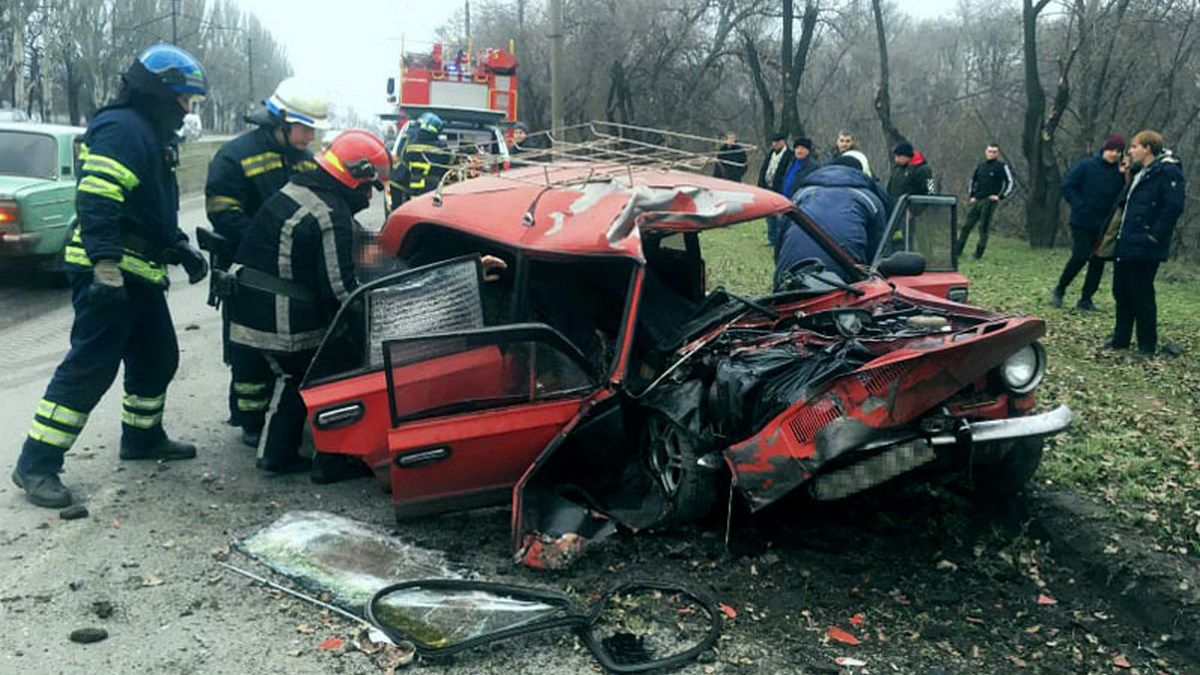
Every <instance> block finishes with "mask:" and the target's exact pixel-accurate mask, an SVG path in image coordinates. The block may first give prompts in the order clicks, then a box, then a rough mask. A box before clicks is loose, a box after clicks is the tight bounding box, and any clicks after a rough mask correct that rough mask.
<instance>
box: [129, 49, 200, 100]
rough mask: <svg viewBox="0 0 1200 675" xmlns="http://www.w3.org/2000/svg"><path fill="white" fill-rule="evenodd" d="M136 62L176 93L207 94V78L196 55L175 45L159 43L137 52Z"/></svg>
mask: <svg viewBox="0 0 1200 675" xmlns="http://www.w3.org/2000/svg"><path fill="white" fill-rule="evenodd" d="M137 60H138V63H140V64H142V67H144V68H145V69H146V70H147V71H149V72H150V73H151V74H152V75H154V76H156V77H157V78H158V81H159V82H161V83H162V84H164V85H166V86H167V87H168V88H169V89H170V90H171V91H172V92H173V93H174V94H176V95H180V96H183V95H188V96H198V97H200V98H203V97H204V96H207V95H208V78H207V77H205V75H204V66H201V65H200V61H198V60H197V59H196V57H194V56H192V55H191V54H189V53H187V52H186V51H184V50H182V49H180V48H179V47H176V46H175V45H168V44H159V45H153V46H150V47H147V48H146V49H144V50H142V53H141V54H138V58H137Z"/></svg>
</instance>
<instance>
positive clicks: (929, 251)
mask: <svg viewBox="0 0 1200 675" xmlns="http://www.w3.org/2000/svg"><path fill="white" fill-rule="evenodd" d="M957 204H958V199H957V198H956V197H954V196H953V195H905V196H902V197H901V198H900V199H899V200H898V201H897V202H896V204H895V205H893V210H892V217H891V219H890V220H889V221H888V226H887V229H886V231H885V234H884V236H883V238H882V239H881V240H880V242H879V248H878V249H877V250H876V252H875V257H874V259H873V260H872V262H871V265H872V266H873V267H874V266H878V264H879V262H880V261H881V260H883V259H884V258H886V257H887V256H889V255H891V254H893V253H896V252H897V251H913V252H916V253H920V254H921V255H922V256H924V258H925V272H924V273H923V274H919V275H915V276H894V277H892V278H891V280H892V281H893V282H895V283H896V284H899V285H901V286H904V287H906V288H912V289H915V290H919V291H923V292H926V293H930V294H932V295H936V296H938V297H942V298H949V299H950V300H954V301H956V302H965V301H966V299H967V285H968V282H967V279H966V277H964V276H963V275H962V274H960V273H959V272H958V255H957V251H955V241H956V239H957V236H958V208H957Z"/></svg>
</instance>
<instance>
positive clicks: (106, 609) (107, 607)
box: [92, 600, 116, 619]
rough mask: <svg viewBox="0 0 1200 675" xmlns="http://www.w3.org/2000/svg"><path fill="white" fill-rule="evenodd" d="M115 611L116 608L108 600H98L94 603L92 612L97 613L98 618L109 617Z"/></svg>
mask: <svg viewBox="0 0 1200 675" xmlns="http://www.w3.org/2000/svg"><path fill="white" fill-rule="evenodd" d="M115 611H116V608H115V607H114V606H113V604H112V603H111V602H109V601H108V600H97V601H95V602H93V603H92V614H95V615H96V616H97V617H98V618H101V619H107V618H108V617H110V616H112V615H113V612H115Z"/></svg>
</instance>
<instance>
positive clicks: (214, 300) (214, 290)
mask: <svg viewBox="0 0 1200 675" xmlns="http://www.w3.org/2000/svg"><path fill="white" fill-rule="evenodd" d="M196 243H197V244H198V245H199V246H200V250H201V251H205V252H206V253H208V267H209V269H210V270H211V273H210V274H209V275H208V304H209V305H210V306H212V307H214V308H217V309H220V308H221V298H222V297H225V296H222V295H221V292H220V288H219V287H220V285H221V284H222V283H223V282H222V281H221V279H220V275H225V276H228V273H227V272H226V270H228V269H229V266H230V265H232V264H233V255H234V253H235V252H236V248H237V246H236V245H234V243H233V241H232V240H230V239H229V238H228V237H224V236H222V235H219V234H217V233H216V232H214V231H212V230H210V229H208V228H207V227H197V228H196Z"/></svg>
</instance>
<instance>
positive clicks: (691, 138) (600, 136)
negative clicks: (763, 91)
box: [434, 120, 756, 211]
mask: <svg viewBox="0 0 1200 675" xmlns="http://www.w3.org/2000/svg"><path fill="white" fill-rule="evenodd" d="M721 143H723V140H722V139H719V138H711V137H707V136H698V135H695V134H687V133H682V132H677V131H667V130H665V129H655V128H651V127H642V126H637V125H633V124H623V123H620V122H609V121H605V120H593V121H591V122H585V123H582V124H576V125H572V126H568V127H564V128H562V129H560V130H558V132H557V133H555V132H554V131H551V130H547V131H540V132H537V133H531V134H528V136H527V141H526V142H525V143H523V144H522V151H521V152H520V153H517V154H513V155H511V156H510V157H509V158H508V162H509V165H510V166H511V167H513V169H520V168H524V167H538V168H540V169H541V171H521V172H518V173H516V174H514V172H513V169H508V170H504V171H500V172H498V173H488V174H487V175H488V176H489V177H493V178H499V179H502V180H507V181H511V182H513V183H517V184H524V185H534V186H537V187H541V188H543V189H544V191H548V190H551V189H554V188H561V187H567V186H572V185H579V184H581V183H592V182H609V181H612V180H615V179H619V178H626V179H627V180H628V181H629V182H630V183H632V182H633V178H634V176H635V175H638V174H645V173H650V172H662V171H689V172H693V173H701V172H705V171H708V170H710V169H711V167H712V165H713V163H714V161H715V160H716V158H717V149H718V148H719V147H720V144H721ZM734 144H735V145H736V146H738V147H739V148H741V149H742V150H744V151H746V152H747V153H748V152H750V151H753V150H755V149H756V146H754V145H752V144H749V143H742V142H738V141H735V143H734ZM479 155H480V157H481V159H483V161H484V165H485V166H486V165H488V164H494V163H495V162H497V161H498V160H499V159H500V158H499V156H497V155H493V154H490V153H486V152H481V153H479ZM727 163H729V164H731V165H734V166H745V164H743V163H741V162H727ZM434 165H435V166H439V167H440V168H443V169H445V172H444V173H443V175H442V179H441V181H440V182H439V183H438V186H437V188H436V190H435V195H434V204H435V205H440V204H441V200H442V190H443V188H444V187H445V186H446V185H449V184H452V183H457V182H462V181H464V180H469V178H468V176H467V171H468V170H469V167H468V166H467V165H466V164H463V163H455V164H451V165H443V164H437V163H434ZM581 167H586V169H587V172H586V174H585V175H584V177H583V178H581V177H580V169H581ZM540 196H541V195H540V194H539V195H538V197H539V198H540ZM535 205H536V199H535V200H534V204H531V205H530V211H532V209H533V207H534V206H535Z"/></svg>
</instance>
